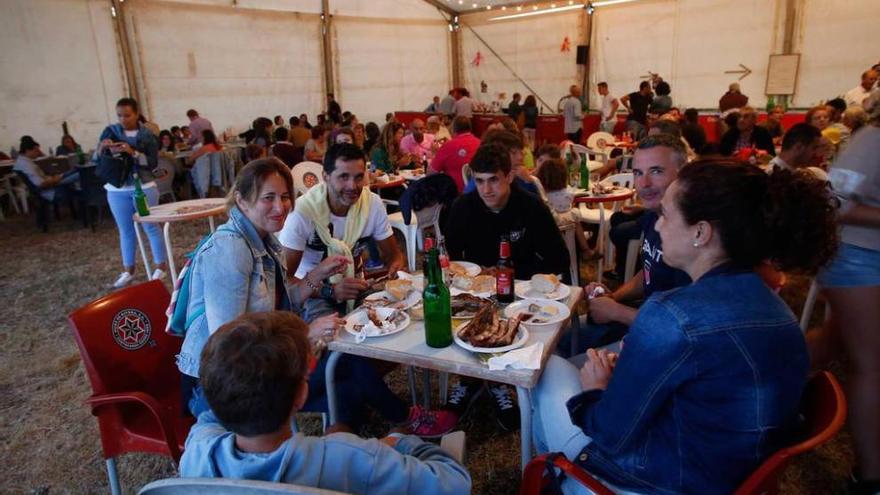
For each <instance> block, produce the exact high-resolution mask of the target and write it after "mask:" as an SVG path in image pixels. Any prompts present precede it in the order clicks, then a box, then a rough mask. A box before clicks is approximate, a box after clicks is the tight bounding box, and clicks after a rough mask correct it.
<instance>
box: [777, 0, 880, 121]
mask: <svg viewBox="0 0 880 495" xmlns="http://www.w3.org/2000/svg"><path fill="white" fill-rule="evenodd" d="M878 21H880V1H870V0H869V1H867V2H865V1H851V0H805V6H804V16H803V21H802V24H801V26H802V31H801V32H800V35H799V36H797V37H796V41H797V44H796V50H799V51H800V52H801V53H802V55H801V67H800V77H799V79H798V87H797V96H796V97H795V100H794V102H795V104H796V105H797V106H802V107H808V106H812V105H815V104H816V103H818V102H819V101H824V100H828V99H829V98H834V97H836V96H841V95H843V94H844V93H846V92H847V91H849V90H850V89H852V88H854V87H856V86H857V85H858V84H859V83H860V82H861V74H862V72H863V71H865V70H867V69H869V68H870V67H871V66H872V65H874V64H876V63H878V62H880V53H878V51H877V44H876V42H874V40H875V39H876V33H877V22H878Z"/></svg>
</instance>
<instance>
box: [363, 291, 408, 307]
mask: <svg viewBox="0 0 880 495" xmlns="http://www.w3.org/2000/svg"><path fill="white" fill-rule="evenodd" d="M421 300H422V293H421V292H419V291H417V290H411V291H409V293H408V294H407V295H406V297H405V298H404V299H403V300H400V301H395V300H394V298H393V297H391V294H389V293H388V291H384V290H383V291H380V292H374V293H372V294H370V295H369V296H367V297H365V298H364V302H365V303H369V304H370V305H371V306H373V307H376V308H392V309H409V308H411V307H413V306H415V305H416V304H418V303H419V301H421Z"/></svg>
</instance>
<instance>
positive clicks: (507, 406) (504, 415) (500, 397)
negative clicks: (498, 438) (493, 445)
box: [489, 383, 519, 431]
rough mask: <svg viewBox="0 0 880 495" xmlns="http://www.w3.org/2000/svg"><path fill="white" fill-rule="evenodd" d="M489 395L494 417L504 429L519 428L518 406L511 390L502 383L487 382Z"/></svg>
mask: <svg viewBox="0 0 880 495" xmlns="http://www.w3.org/2000/svg"><path fill="white" fill-rule="evenodd" d="M489 395H491V396H492V399H493V400H492V404H493V405H494V406H495V419H497V420H498V424H499V425H501V428H502V429H504V431H516V430H518V429H519V407H517V405H516V401H515V400H514V398H513V391H512V390H511V389H510V387H509V386H507V385H504V384H502V383H492V384H489Z"/></svg>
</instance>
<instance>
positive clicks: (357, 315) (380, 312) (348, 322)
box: [345, 308, 409, 338]
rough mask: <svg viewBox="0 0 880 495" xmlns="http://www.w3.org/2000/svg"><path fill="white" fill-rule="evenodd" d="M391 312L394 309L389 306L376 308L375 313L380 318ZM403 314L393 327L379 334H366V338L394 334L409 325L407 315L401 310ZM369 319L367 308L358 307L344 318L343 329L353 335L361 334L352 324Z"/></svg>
mask: <svg viewBox="0 0 880 495" xmlns="http://www.w3.org/2000/svg"><path fill="white" fill-rule="evenodd" d="M392 312H394V310H393V309H391V308H376V315H377V316H378V317H379V318H380V319H385V318H387V317H388V316H389V315H390V314H391V313H392ZM403 316H404V319H403V320H402V321H401V322H400V323H398V324H397V325H396V326H395V327H394V328H393V329H391V330H388V331H386V332H385V333H383V334H381V335H368V336H367V338H372V337H385V336H387V335H394V334H395V333H398V332H401V331H403V330H404V329H405V328H406V327H408V326H409V315H408V314H406V312H405V311H403ZM369 321H370V319H369V318H368V317H367V310H366V309H358V310H356V311H354V312H353V313H352V314H350V315H348V317H347V318H346V319H345V331H346V332H348V333H350V334H352V335H354V336H355V337H357V336H358V335H360V334H361V332H358V331H357V330H355V329H354V326H355V325H365V324H366V323H367V322H369Z"/></svg>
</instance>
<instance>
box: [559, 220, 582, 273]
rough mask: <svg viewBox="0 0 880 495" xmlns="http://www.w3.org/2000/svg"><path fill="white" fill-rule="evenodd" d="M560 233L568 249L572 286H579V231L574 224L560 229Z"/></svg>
mask: <svg viewBox="0 0 880 495" xmlns="http://www.w3.org/2000/svg"><path fill="white" fill-rule="evenodd" d="M559 232H561V233H562V239H563V240H564V241H565V247H566V248H567V249H568V270H569V275H570V276H571V285H574V286H579V285H580V264H579V263H578V259H577V240H576V239H575V235H577V231H576V230H575V228H574V223H570V224H567V225H563V226H562V227H560V228H559Z"/></svg>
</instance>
